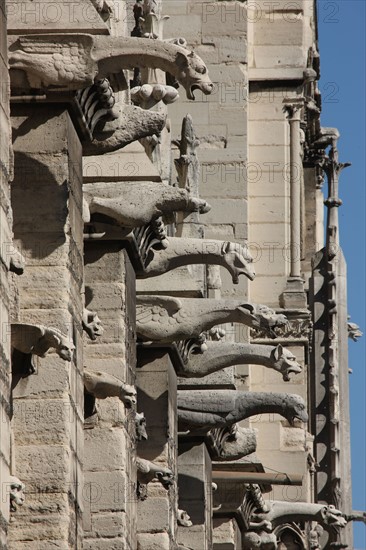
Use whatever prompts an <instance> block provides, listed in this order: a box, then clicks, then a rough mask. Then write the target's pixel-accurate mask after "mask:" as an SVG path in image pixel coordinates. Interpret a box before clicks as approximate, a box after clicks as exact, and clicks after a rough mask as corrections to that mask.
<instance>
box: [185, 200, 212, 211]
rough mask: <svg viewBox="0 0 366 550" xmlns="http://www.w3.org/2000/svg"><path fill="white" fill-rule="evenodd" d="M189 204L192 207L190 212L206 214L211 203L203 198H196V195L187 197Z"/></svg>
mask: <svg viewBox="0 0 366 550" xmlns="http://www.w3.org/2000/svg"><path fill="white" fill-rule="evenodd" d="M189 204H190V207H191V208H192V212H199V213H200V214H206V213H207V212H209V211H210V210H211V205H210V204H208V202H206V201H205V200H203V199H197V198H196V197H190V198H189Z"/></svg>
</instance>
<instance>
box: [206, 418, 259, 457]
mask: <svg viewBox="0 0 366 550" xmlns="http://www.w3.org/2000/svg"><path fill="white" fill-rule="evenodd" d="M210 436H211V438H213V440H214V442H215V454H216V456H215V460H219V461H227V460H239V459H240V458H243V457H244V456H247V455H249V454H251V453H254V452H255V451H256V449H257V437H256V436H257V430H255V429H252V428H243V427H241V426H239V425H238V424H232V425H230V426H225V427H224V428H217V429H215V430H211V432H210Z"/></svg>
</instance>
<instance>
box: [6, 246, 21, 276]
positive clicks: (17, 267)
mask: <svg viewBox="0 0 366 550" xmlns="http://www.w3.org/2000/svg"><path fill="white" fill-rule="evenodd" d="M24 268H25V258H24V256H23V255H22V254H21V252H19V250H17V249H16V248H13V250H12V253H11V256H10V263H9V271H12V272H13V273H16V275H22V274H23V272H24Z"/></svg>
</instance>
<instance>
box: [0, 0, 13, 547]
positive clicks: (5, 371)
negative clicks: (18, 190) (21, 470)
mask: <svg viewBox="0 0 366 550" xmlns="http://www.w3.org/2000/svg"><path fill="white" fill-rule="evenodd" d="M0 35H1V41H0V81H1V96H0V279H1V292H0V318H1V338H0V358H1V359H0V363H1V377H0V422H1V429H0V495H1V502H0V546H1V547H4V548H5V546H6V533H7V529H8V522H9V513H10V499H9V485H5V483H6V482H7V481H8V479H9V475H10V472H11V454H10V418H9V415H10V384H11V366H10V330H9V329H10V326H9V325H10V318H9V313H10V306H11V304H10V299H11V296H10V278H11V274H9V273H8V266H9V260H10V258H9V254H10V252H11V247H12V234H11V206H10V188H9V179H10V171H11V167H10V155H9V147H10V145H11V137H10V136H11V127H10V121H9V88H8V87H9V76H8V71H7V47H6V40H5V37H6V15H5V1H4V0H2V1H1V2H0Z"/></svg>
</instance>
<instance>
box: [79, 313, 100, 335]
mask: <svg viewBox="0 0 366 550" xmlns="http://www.w3.org/2000/svg"><path fill="white" fill-rule="evenodd" d="M82 323H83V329H84V330H85V332H86V333H87V335H88V336H89V338H90V340H96V339H97V337H98V336H102V334H103V332H104V329H103V327H102V322H101V320H100V319H99V317H98V314H97V313H96V312H95V311H90V310H89V309H84V312H83V320H82Z"/></svg>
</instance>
